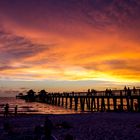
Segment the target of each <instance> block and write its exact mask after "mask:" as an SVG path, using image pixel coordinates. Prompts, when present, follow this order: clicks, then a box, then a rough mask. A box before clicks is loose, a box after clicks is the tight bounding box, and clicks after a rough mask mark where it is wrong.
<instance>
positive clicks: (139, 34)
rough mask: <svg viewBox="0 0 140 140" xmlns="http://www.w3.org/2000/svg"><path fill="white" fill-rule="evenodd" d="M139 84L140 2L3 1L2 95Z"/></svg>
mask: <svg viewBox="0 0 140 140" xmlns="http://www.w3.org/2000/svg"><path fill="white" fill-rule="evenodd" d="M139 84H140V1H139V0H0V96H11V95H15V94H16V93H17V92H20V91H23V92H26V90H28V89H30V88H32V89H34V90H36V91H37V92H38V91H39V90H40V89H46V90H47V91H51V92H53V91H54V92H56V91H59V92H61V91H85V90H87V89H88V88H95V89H104V88H106V87H112V88H114V87H116V88H118V87H121V86H124V85H130V86H131V85H136V86H139Z"/></svg>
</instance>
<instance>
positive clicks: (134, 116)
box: [0, 112, 140, 140]
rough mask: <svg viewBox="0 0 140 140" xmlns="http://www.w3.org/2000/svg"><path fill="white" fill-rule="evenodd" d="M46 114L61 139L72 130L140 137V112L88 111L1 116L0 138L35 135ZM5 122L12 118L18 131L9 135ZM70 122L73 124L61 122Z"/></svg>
mask: <svg viewBox="0 0 140 140" xmlns="http://www.w3.org/2000/svg"><path fill="white" fill-rule="evenodd" d="M45 116H49V118H50V119H51V120H52V122H53V125H54V129H53V135H54V136H55V137H56V138H57V139H58V140H64V137H65V135H66V134H72V135H73V136H74V139H75V140H124V139H125V140H139V139H140V113H126V112H125V113H109V112H108V113H106V112H103V113H101V112H100V113H84V114H66V115H64V114H63V115H39V114H38V115H23V114H22V115H18V116H17V117H14V116H12V117H8V118H6V119H5V118H4V117H2V116H1V117H0V136H1V137H0V139H1V140H11V137H12V140H14V139H16V140H17V139H19V140H22V139H26V140H27V139H29V140H30V139H32V137H34V136H35V133H34V128H35V126H37V125H41V126H43V124H44V121H45ZM4 122H9V124H10V126H11V128H12V131H13V132H14V133H15V134H16V135H15V134H14V135H13V136H10V135H8V134H7V133H6V132H5V131H4V129H3V124H4ZM62 122H66V124H68V125H69V126H70V128H63V127H60V126H58V124H62Z"/></svg>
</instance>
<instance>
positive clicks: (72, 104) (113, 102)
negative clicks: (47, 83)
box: [23, 90, 140, 112]
mask: <svg viewBox="0 0 140 140" xmlns="http://www.w3.org/2000/svg"><path fill="white" fill-rule="evenodd" d="M115 92H117V93H118V91H112V92H111V94H108V93H106V92H105V91H103V92H98V93H94V92H93V93H91V92H80V93H79V92H71V93H47V92H46V91H44V90H42V91H40V92H39V93H40V94H38V95H34V96H33V101H36V102H42V103H47V104H50V105H55V106H61V107H64V108H68V109H74V110H76V111H90V112H93V111H94V112H104V111H107V112H110V111H114V112H117V111H127V112H140V90H138V91H136V92H135V93H133V92H130V94H129V92H128V93H126V92H125V91H123V90H122V91H119V94H114V93H115ZM28 93H30V92H28ZM31 93H34V92H33V91H31ZM28 97H30V96H28V95H26V99H28ZM23 99H25V98H23ZM29 100H30V101H31V99H29Z"/></svg>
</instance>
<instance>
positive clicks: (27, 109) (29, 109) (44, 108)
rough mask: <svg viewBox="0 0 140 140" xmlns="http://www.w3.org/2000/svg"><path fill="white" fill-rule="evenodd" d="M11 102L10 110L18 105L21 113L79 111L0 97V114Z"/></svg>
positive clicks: (68, 112)
mask: <svg viewBox="0 0 140 140" xmlns="http://www.w3.org/2000/svg"><path fill="white" fill-rule="evenodd" d="M6 103H9V106H10V108H9V111H10V112H13V111H14V107H15V106H16V105H18V112H19V113H26V114H71V113H77V112H75V111H74V110H70V109H64V108H62V107H57V106H52V105H48V104H45V103H37V102H25V101H24V100H21V99H16V98H13V97H0V114H2V112H3V109H4V105H5V104H6Z"/></svg>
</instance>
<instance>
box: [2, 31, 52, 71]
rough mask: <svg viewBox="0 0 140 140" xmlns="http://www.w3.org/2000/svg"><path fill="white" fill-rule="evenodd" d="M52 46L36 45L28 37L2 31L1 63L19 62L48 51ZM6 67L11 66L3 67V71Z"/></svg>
mask: <svg viewBox="0 0 140 140" xmlns="http://www.w3.org/2000/svg"><path fill="white" fill-rule="evenodd" d="M50 46H51V45H43V44H39V43H35V42H33V41H31V40H29V39H27V38H26V37H22V36H17V35H15V34H12V33H8V32H6V31H3V30H0V62H1V64H3V65H4V64H6V63H10V62H12V61H13V60H14V61H17V62H18V61H19V60H20V59H24V58H27V57H31V56H34V55H37V54H38V53H40V52H43V51H44V50H48V49H49V47H50ZM4 67H5V68H6V69H7V68H8V67H9V66H5V65H4V66H1V69H3V68H4ZM11 68H13V67H11Z"/></svg>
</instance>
